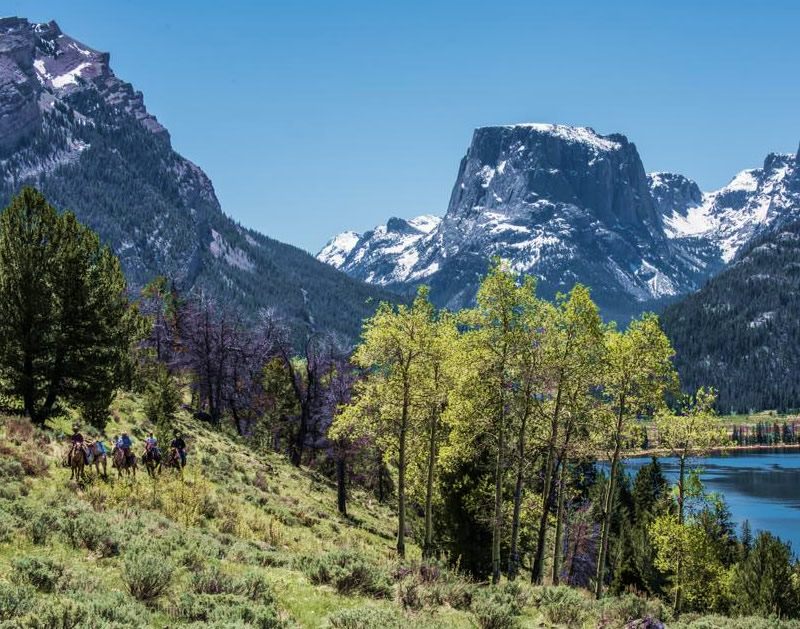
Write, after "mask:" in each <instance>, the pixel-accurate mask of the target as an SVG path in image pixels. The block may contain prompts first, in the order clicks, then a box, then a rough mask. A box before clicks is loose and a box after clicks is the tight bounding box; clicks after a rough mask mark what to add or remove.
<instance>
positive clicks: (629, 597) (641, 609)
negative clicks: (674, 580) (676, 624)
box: [596, 593, 671, 626]
mask: <svg viewBox="0 0 800 629" xmlns="http://www.w3.org/2000/svg"><path fill="white" fill-rule="evenodd" d="M596 604H597V605H599V607H600V615H601V618H602V621H603V624H605V625H609V626H623V625H625V624H627V623H630V622H632V621H634V620H638V619H642V620H644V619H647V618H650V619H651V620H652V621H655V622H657V621H662V620H669V619H670V617H671V614H670V612H669V610H668V609H667V608H666V607H664V605H663V603H662V602H661V601H660V600H658V599H653V600H648V599H644V598H640V597H638V596H636V595H635V594H632V593H628V594H623V595H621V596H617V597H609V598H604V599H602V600H601V601H599V602H598V603H596Z"/></svg>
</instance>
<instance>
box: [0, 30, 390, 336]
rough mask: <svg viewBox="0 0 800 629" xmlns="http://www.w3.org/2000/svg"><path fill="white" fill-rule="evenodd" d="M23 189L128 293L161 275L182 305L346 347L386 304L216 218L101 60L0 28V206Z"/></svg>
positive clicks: (191, 174) (206, 193) (202, 183)
mask: <svg viewBox="0 0 800 629" xmlns="http://www.w3.org/2000/svg"><path fill="white" fill-rule="evenodd" d="M23 185H35V186H37V187H38V188H40V189H41V190H42V191H43V192H44V193H45V195H46V196H47V198H48V200H49V201H50V202H51V203H52V204H53V205H54V206H55V207H57V208H59V209H62V210H63V209H70V210H73V211H74V212H75V214H76V215H77V216H78V218H79V219H80V220H81V221H83V222H85V223H87V224H89V225H90V226H91V227H92V228H93V229H95V230H96V231H97V232H98V233H99V234H100V236H101V238H102V239H103V240H104V241H105V242H106V243H108V244H109V245H110V246H111V248H112V249H113V250H114V252H115V253H116V254H117V255H118V256H119V257H120V260H121V262H122V266H123V270H124V272H125V274H126V277H127V278H128V281H129V283H130V284H132V285H133V286H134V287H136V286H140V285H142V284H144V283H146V282H148V281H150V280H151V279H152V278H153V277H155V276H156V275H167V276H169V277H171V278H174V279H175V281H176V282H177V285H178V287H179V288H180V289H181V290H182V291H183V292H184V293H192V292H197V291H200V290H203V291H205V292H206V293H210V294H211V295H213V296H216V298H217V300H218V301H219V302H221V303H222V304H224V305H226V306H235V307H238V308H241V309H243V310H245V311H247V312H249V313H252V314H255V313H257V311H258V310H259V309H260V308H265V307H273V306H274V307H278V308H279V309H280V310H282V311H284V312H285V313H286V314H287V316H289V318H291V319H292V320H293V321H295V322H296V323H298V324H301V325H308V326H311V325H317V326H319V327H328V328H332V329H335V330H339V331H340V332H342V333H344V334H346V335H348V336H351V337H355V336H357V334H358V331H359V328H360V321H361V318H363V317H364V316H367V315H369V314H370V313H371V311H372V309H373V306H371V305H368V304H367V303H366V300H367V299H368V298H375V301H377V300H378V299H383V298H387V297H389V295H388V294H387V293H386V292H384V291H381V290H379V289H376V288H374V287H367V286H365V285H364V284H362V283H360V282H358V281H356V280H353V279H351V278H349V277H347V276H346V275H344V274H342V273H339V272H338V271H335V270H334V269H332V268H331V267H330V266H328V265H324V264H322V263H319V262H317V261H316V260H314V259H313V258H312V257H311V256H309V255H308V254H306V253H305V252H302V251H300V250H298V249H295V248H294V247H290V246H288V245H283V244H281V243H278V242H275V241H273V240H271V239H269V238H266V237H265V236H263V235H261V234H258V233H257V232H254V231H251V230H248V229H245V228H243V227H241V226H240V225H238V224H236V223H235V222H234V221H232V220H231V219H230V218H229V217H228V216H226V215H225V214H224V213H223V212H222V209H221V208H220V205H219V202H218V200H217V197H216V194H215V193H214V187H213V186H212V184H211V181H210V180H209V178H208V177H207V176H206V174H205V173H204V172H203V171H202V170H201V169H200V168H199V167H198V166H196V165H195V164H193V163H192V162H190V161H189V160H187V159H185V158H184V157H182V156H180V155H178V154H177V153H176V152H175V151H174V150H173V149H172V146H171V143H170V137H169V134H168V133H167V131H166V129H164V127H163V126H162V125H161V124H160V123H159V122H158V121H157V120H156V118H155V117H154V116H152V115H151V114H150V113H149V112H148V111H147V109H146V107H145V105H144V101H143V97H142V94H141V92H138V91H136V90H135V89H134V88H133V87H132V86H131V85H130V84H129V83H126V82H124V81H122V80H120V79H119V78H118V77H117V76H116V75H115V74H114V72H113V71H112V69H111V67H110V65H109V54H108V53H104V52H98V51H96V50H94V49H92V48H90V47H89V46H87V45H85V44H83V43H81V42H78V41H76V40H75V39H73V38H71V37H69V36H68V35H66V34H64V33H62V32H61V29H60V28H59V27H58V25H57V24H56V23H55V22H50V23H48V24H34V23H30V22H28V21H27V20H25V19H21V18H5V19H0V203H3V206H5V204H6V203H7V201H8V200H9V199H10V198H11V196H12V195H14V194H15V193H16V192H17V191H18V190H19V189H20V188H21V187H22V186H23ZM337 295H338V305H336V302H337Z"/></svg>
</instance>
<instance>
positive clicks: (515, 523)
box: [508, 413, 528, 581]
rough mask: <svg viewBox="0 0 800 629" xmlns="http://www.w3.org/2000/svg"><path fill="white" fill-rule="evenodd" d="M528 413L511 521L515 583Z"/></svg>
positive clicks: (511, 570)
mask: <svg viewBox="0 0 800 629" xmlns="http://www.w3.org/2000/svg"><path fill="white" fill-rule="evenodd" d="M527 419H528V417H527V413H525V414H524V415H523V416H522V424H521V426H520V429H519V437H518V439H517V482H516V485H515V486H514V515H513V517H512V519H511V556H510V557H509V560H508V578H509V579H510V580H511V581H513V580H514V579H516V578H517V572H518V571H519V513H520V509H521V507H522V480H523V479H522V477H523V471H524V468H525V462H524V458H525V425H526V423H527Z"/></svg>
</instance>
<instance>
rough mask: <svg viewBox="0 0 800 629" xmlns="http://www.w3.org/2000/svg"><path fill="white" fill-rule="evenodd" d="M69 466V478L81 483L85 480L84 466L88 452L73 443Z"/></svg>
mask: <svg viewBox="0 0 800 629" xmlns="http://www.w3.org/2000/svg"><path fill="white" fill-rule="evenodd" d="M68 460H69V467H70V470H71V473H70V476H69V479H70V480H73V479H74V480H76V481H78V482H79V483H80V482H83V480H84V468H85V467H86V453H85V452H84V451H83V448H82V447H81V446H79V445H73V446H72V448H71V449H70V451H69V457H68Z"/></svg>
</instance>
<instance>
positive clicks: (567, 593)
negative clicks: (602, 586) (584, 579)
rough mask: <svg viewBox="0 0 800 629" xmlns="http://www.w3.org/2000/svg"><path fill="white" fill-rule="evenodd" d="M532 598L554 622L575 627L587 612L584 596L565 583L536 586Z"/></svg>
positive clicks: (546, 616) (540, 609) (550, 620)
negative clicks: (555, 585)
mask: <svg viewBox="0 0 800 629" xmlns="http://www.w3.org/2000/svg"><path fill="white" fill-rule="evenodd" d="M533 599H534V602H535V604H536V605H537V606H538V607H539V611H541V612H542V615H543V616H544V617H545V618H546V619H547V620H548V621H549V622H551V623H554V624H563V625H567V626H568V627H576V626H579V625H580V624H581V623H582V622H583V620H584V619H585V618H586V616H587V615H588V613H589V606H588V601H587V600H586V597H585V596H584V595H582V594H581V593H580V591H579V590H577V589H575V588H571V587H567V586H565V585H559V586H557V587H542V588H537V589H536V591H535V592H534V594H533Z"/></svg>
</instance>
